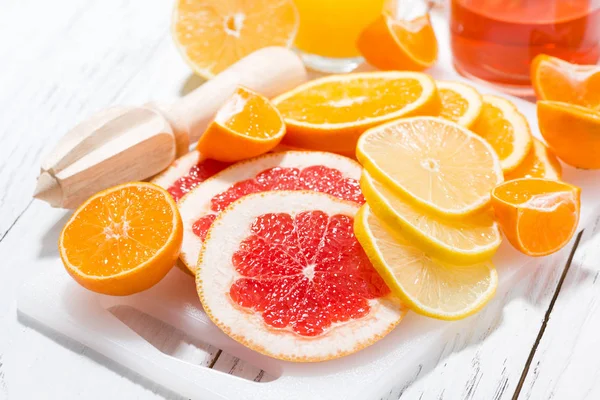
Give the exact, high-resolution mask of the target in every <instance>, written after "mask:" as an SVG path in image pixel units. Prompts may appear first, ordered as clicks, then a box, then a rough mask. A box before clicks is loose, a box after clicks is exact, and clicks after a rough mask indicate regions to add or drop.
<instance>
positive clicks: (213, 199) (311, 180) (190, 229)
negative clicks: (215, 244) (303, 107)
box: [179, 151, 364, 272]
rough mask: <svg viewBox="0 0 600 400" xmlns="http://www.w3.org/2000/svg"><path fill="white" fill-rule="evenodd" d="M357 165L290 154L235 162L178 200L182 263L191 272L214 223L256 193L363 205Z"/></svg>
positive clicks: (334, 158)
mask: <svg viewBox="0 0 600 400" xmlns="http://www.w3.org/2000/svg"><path fill="white" fill-rule="evenodd" d="M360 171H361V168H360V165H359V164H358V163H356V162H355V161H353V160H351V159H349V158H346V157H343V156H338V155H336V154H331V153H323V152H303V151H288V152H282V153H272V154H266V155H263V156H260V157H257V158H254V159H250V160H246V161H242V162H239V163H237V164H235V165H233V166H231V167H229V168H227V169H225V170H223V171H221V172H219V173H218V174H216V175H214V176H213V177H212V178H209V179H207V180H206V181H204V182H202V183H201V184H199V185H198V186H196V187H195V188H194V189H192V190H191V191H190V192H189V193H188V194H187V195H186V196H185V197H183V198H182V199H181V200H180V201H179V210H180V212H181V216H182V219H183V225H184V233H183V245H182V248H181V260H182V261H183V263H184V264H185V265H186V266H187V268H188V269H189V270H190V271H191V272H194V271H195V269H196V262H197V260H198V255H199V253H200V249H201V247H202V242H203V240H204V238H205V237H206V234H207V232H208V230H209V229H210V227H211V225H212V223H213V221H214V220H215V219H216V217H217V216H218V214H219V213H220V212H221V211H222V210H224V209H225V208H226V207H227V206H228V205H229V204H231V203H233V202H234V201H236V200H238V199H239V198H241V197H243V196H245V195H248V194H252V193H258V192H265V191H274V190H314V191H317V192H323V193H327V194H330V195H332V196H335V197H338V198H340V199H344V200H348V201H353V202H355V203H357V204H362V203H363V202H364V198H363V196H362V193H361V191H360V186H359V182H358V180H359V179H360Z"/></svg>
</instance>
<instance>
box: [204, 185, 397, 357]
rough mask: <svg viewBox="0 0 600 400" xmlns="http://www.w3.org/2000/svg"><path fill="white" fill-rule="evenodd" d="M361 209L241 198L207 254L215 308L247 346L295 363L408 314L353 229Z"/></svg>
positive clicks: (340, 350)
mask: <svg viewBox="0 0 600 400" xmlns="http://www.w3.org/2000/svg"><path fill="white" fill-rule="evenodd" d="M357 209H358V206H357V205H356V204H354V203H350V202H345V201H342V200H339V199H336V198H334V197H331V196H329V195H326V194H322V193H314V192H298V191H293V192H289V191H280V192H266V193H260V194H254V195H249V196H246V197H244V198H243V199H240V200H238V201H237V202H235V203H233V204H232V205H231V206H229V207H228V208H227V209H226V210H225V211H224V212H223V213H221V214H220V215H219V217H218V218H217V219H216V221H215V223H214V224H213V226H212V227H211V229H210V231H209V233H208V236H207V238H206V241H205V243H204V247H203V250H202V253H201V254H200V257H199V260H198V270H197V276H196V282H197V289H198V293H199V296H200V300H201V301H202V305H203V306H204V309H205V310H206V312H207V314H208V315H209V316H210V318H211V319H212V320H213V321H214V322H215V324H216V325H217V326H219V327H220V328H221V329H222V330H223V331H224V332H225V333H227V334H228V335H229V336H231V337H232V338H234V339H235V340H237V341H239V342H241V343H242V344H244V345H246V346H248V347H250V348H252V349H253V350H256V351H259V352H261V353H263V354H266V355H269V356H271V357H275V358H280V359H285V360H291V361H323V360H327V359H332V358H337V357H341V356H343V355H346V354H350V353H353V352H355V351H358V350H360V349H361V348H363V347H366V346H368V345H370V344H372V343H374V342H375V341H377V340H378V339H380V338H381V337H383V336H385V335H386V334H387V333H388V332H389V331H390V330H391V329H392V328H393V327H394V326H395V325H396V324H397V323H398V322H399V321H400V319H401V318H402V316H403V314H404V312H403V310H402V306H401V305H400V304H399V303H398V302H397V301H395V300H394V299H393V298H391V297H390V296H389V293H390V292H389V289H388V287H387V286H386V285H385V283H384V282H383V280H382V279H381V278H380V277H379V275H378V274H377V272H376V271H375V269H374V268H373V266H372V265H371V263H370V262H369V260H368V258H367V257H366V255H365V253H364V252H363V250H362V248H361V246H360V244H359V243H358V241H357V240H356V237H355V236H354V234H353V231H352V225H353V218H354V214H355V213H356V211H357Z"/></svg>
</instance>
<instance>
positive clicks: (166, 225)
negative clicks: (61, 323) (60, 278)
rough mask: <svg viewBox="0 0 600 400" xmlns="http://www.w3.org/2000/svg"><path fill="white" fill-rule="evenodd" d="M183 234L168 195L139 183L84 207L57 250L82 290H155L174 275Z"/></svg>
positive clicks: (100, 196) (69, 224)
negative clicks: (172, 271) (160, 283)
mask: <svg viewBox="0 0 600 400" xmlns="http://www.w3.org/2000/svg"><path fill="white" fill-rule="evenodd" d="M182 232H183V229H182V223H181V217H180V216H179V213H178V212H177V205H176V204H175V201H174V200H173V199H172V198H171V196H170V195H169V193H167V191H165V190H164V189H162V188H160V187H159V186H156V185H154V184H151V183H144V182H134V183H127V184H123V185H119V186H115V187H113V188H110V189H106V190H104V191H102V192H100V193H97V194H96V195H94V196H92V197H91V198H89V199H88V200H87V201H86V202H85V203H83V204H82V205H81V206H80V207H79V208H78V209H77V210H76V211H75V213H74V214H73V215H72V216H71V218H69V221H67V223H66V224H65V226H64V228H63V230H62V232H61V234H60V238H59V242H58V248H59V251H60V258H61V259H62V261H63V264H64V266H65V268H66V269H67V272H68V273H69V274H70V275H71V276H72V277H73V279H75V280H76V281H77V282H78V283H79V284H81V285H82V286H83V287H85V288H87V289H89V290H93V291H95V292H98V293H103V294H109V295H119V296H123V295H130V294H133V293H137V292H140V291H142V290H145V289H148V288H150V287H151V286H153V285H155V284H156V283H158V281H160V280H161V279H162V278H163V277H164V276H165V275H166V274H167V272H169V270H170V269H171V267H172V266H173V265H174V264H175V261H176V260H177V256H178V255H179V248H180V246H181V241H182Z"/></svg>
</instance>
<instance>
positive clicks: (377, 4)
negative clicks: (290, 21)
mask: <svg viewBox="0 0 600 400" xmlns="http://www.w3.org/2000/svg"><path fill="white" fill-rule="evenodd" d="M294 2H295V3H296V7H297V8H298V12H299V14H300V28H299V30H298V34H297V36H296V43H295V45H296V48H297V49H298V50H299V51H300V54H301V56H302V58H303V60H304V63H305V64H306V65H307V66H308V67H310V68H312V69H315V70H318V71H323V72H348V71H351V70H353V69H354V68H356V66H357V65H358V64H360V63H361V62H362V57H360V53H359V52H358V50H357V49H356V46H355V43H356V39H358V35H359V34H360V32H361V31H362V30H363V29H364V28H366V27H367V25H369V24H370V23H371V22H373V21H375V19H377V17H378V16H379V15H380V14H381V13H382V12H383V9H384V5H385V6H386V7H389V3H390V0H343V1H340V0H294Z"/></svg>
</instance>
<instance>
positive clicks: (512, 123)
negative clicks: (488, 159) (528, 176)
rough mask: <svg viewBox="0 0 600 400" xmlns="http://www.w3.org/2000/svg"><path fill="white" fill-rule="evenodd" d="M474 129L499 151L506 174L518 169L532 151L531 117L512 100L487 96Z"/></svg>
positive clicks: (484, 98) (484, 97)
mask: <svg viewBox="0 0 600 400" xmlns="http://www.w3.org/2000/svg"><path fill="white" fill-rule="evenodd" d="M471 129H472V130H473V132H475V133H477V134H478V135H479V136H481V137H483V138H484V139H485V140H487V141H488V142H489V144H491V145H492V147H493V148H494V150H496V153H497V154H498V157H499V158H500V165H501V166H502V171H503V172H504V173H507V172H510V171H512V170H513V169H515V168H517V166H518V165H519V164H520V163H521V162H522V161H523V160H524V159H525V157H526V156H527V154H528V153H529V151H530V150H531V145H532V139H531V131H530V129H529V123H528V122H527V119H526V118H525V116H523V114H521V113H520V112H519V110H518V109H517V107H516V106H515V105H514V104H513V103H512V102H510V101H509V100H507V99H504V98H502V97H498V96H494V95H489V94H487V95H484V96H483V108H482V110H481V114H479V117H478V118H477V120H476V121H475V124H474V125H473V126H472V127H471Z"/></svg>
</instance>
